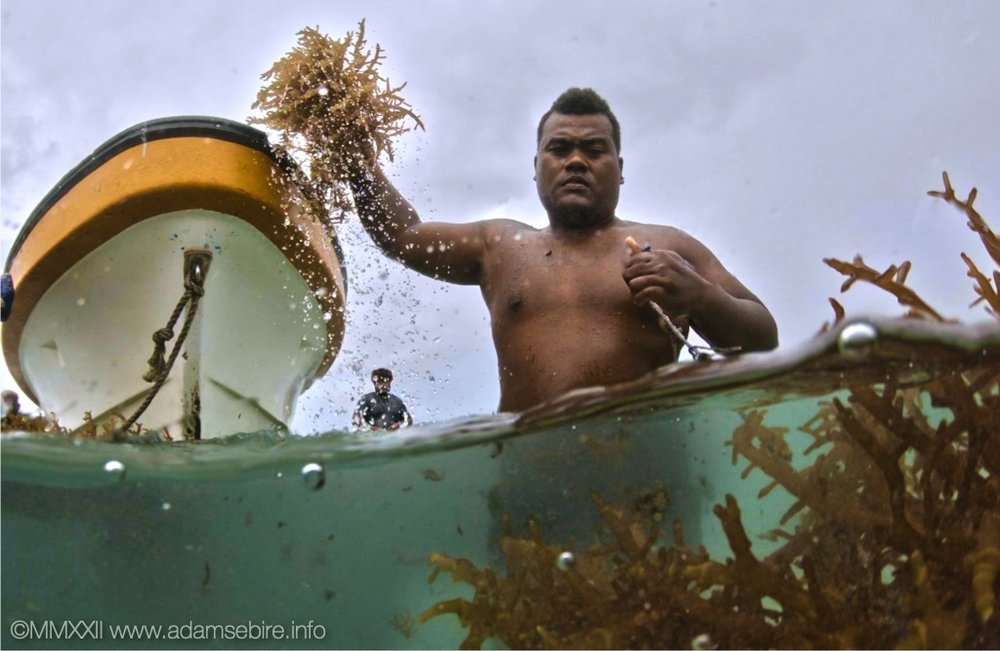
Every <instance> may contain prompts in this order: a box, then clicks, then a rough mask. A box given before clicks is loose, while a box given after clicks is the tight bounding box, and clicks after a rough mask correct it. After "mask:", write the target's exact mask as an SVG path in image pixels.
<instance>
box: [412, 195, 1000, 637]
mask: <svg viewBox="0 0 1000 651" xmlns="http://www.w3.org/2000/svg"><path fill="white" fill-rule="evenodd" d="M944 180H945V190H944V191H943V192H935V193H932V196H936V197H940V198H943V199H945V200H946V201H948V202H949V203H951V204H952V205H954V206H956V207H957V208H959V209H960V210H961V211H963V212H964V213H965V214H966V215H967V216H968V217H969V226H970V227H971V228H972V229H973V230H974V231H976V232H977V233H978V234H979V235H980V238H981V240H982V241H983V244H984V245H985V247H986V249H987V251H988V252H989V254H990V256H991V258H992V259H993V260H994V261H996V262H997V264H998V267H1000V241H998V239H997V237H996V235H995V234H994V233H993V231H992V230H990V229H989V227H988V226H987V225H986V222H985V221H984V220H983V219H982V217H981V216H980V215H979V214H978V213H977V212H976V211H975V209H974V208H973V205H972V204H973V201H974V199H975V191H974V190H973V191H972V193H970V195H969V198H968V199H966V200H960V199H958V198H956V196H955V193H954V190H953V189H952V187H951V184H950V181H949V179H948V177H947V175H945V179H944ZM962 257H963V259H964V260H965V262H966V265H967V266H968V268H969V276H970V277H971V278H973V280H974V281H975V285H974V289H975V292H976V294H977V295H978V297H979V299H978V300H977V302H986V303H987V306H988V307H987V311H988V313H989V314H991V315H992V316H993V317H995V318H997V319H998V321H1000V300H997V295H998V292H1000V272H998V271H994V272H993V274H992V282H991V280H990V278H989V277H988V276H987V275H986V274H983V273H982V272H981V271H980V270H979V269H978V268H977V267H976V265H975V264H974V263H972V261H971V259H970V258H969V257H968V256H967V255H965V254H963V255H962ZM827 263H828V264H830V266H832V267H834V268H835V269H837V270H838V271H841V272H842V273H844V274H845V275H847V276H849V278H848V281H847V283H845V287H844V289H847V288H848V287H849V286H850V285H851V284H852V283H853V282H855V281H857V280H861V281H864V282H870V283H872V284H874V285H876V286H878V287H881V288H882V289H884V290H886V291H887V292H889V293H891V294H892V295H894V296H895V297H896V298H897V299H898V300H899V301H900V302H901V303H902V304H903V305H904V306H906V307H908V308H909V309H910V314H909V316H911V317H916V318H925V319H933V320H939V321H941V320H943V317H941V316H940V315H939V313H938V312H937V311H935V310H934V309H933V308H932V307H930V306H929V305H928V304H927V303H926V302H925V301H923V299H921V298H920V297H919V296H918V295H917V294H916V292H913V291H912V290H911V289H910V288H908V287H906V285H905V281H906V273H907V271H908V269H909V264H908V263H904V264H903V265H901V266H899V267H895V266H892V267H890V268H889V269H887V270H886V271H884V272H878V271H876V270H874V269H871V268H870V267H868V266H867V265H865V264H864V263H863V261H861V259H860V258H856V259H855V262H854V263H845V262H840V261H835V260H834V261H830V260H828V261H827ZM833 303H834V306H835V309H837V308H839V304H837V303H836V302H835V301H833ZM837 316H838V320H839V319H840V318H842V316H843V310H842V308H840V309H839V310H837ZM766 417H767V412H766V411H765V410H754V411H750V412H748V413H746V414H744V415H743V422H742V423H741V424H740V425H739V426H738V427H737V428H736V430H735V431H734V432H733V435H732V439H731V441H730V444H731V446H732V453H733V462H734V463H736V462H737V461H738V460H739V459H740V458H741V457H742V458H743V459H745V460H746V461H748V462H749V466H748V467H747V468H746V470H745V471H744V473H743V476H744V477H746V476H747V475H748V474H750V473H752V472H755V471H758V470H759V471H760V472H763V473H764V474H766V475H767V476H768V477H769V478H770V480H771V483H770V484H769V485H767V486H765V487H764V488H763V489H762V490H761V491H760V493H759V494H758V497H759V498H762V497H764V496H765V495H767V494H768V493H769V492H771V491H772V490H774V489H775V488H778V487H781V488H782V489H783V490H784V491H786V492H787V493H788V494H789V495H791V497H792V498H793V500H792V504H791V506H790V508H789V509H788V511H787V512H786V513H785V514H784V516H783V517H782V519H781V527H782V528H781V529H778V530H776V531H773V532H771V534H770V537H771V538H772V539H774V540H780V541H782V542H781V544H780V546H778V547H777V549H775V550H774V551H773V552H771V553H770V554H769V555H767V556H766V557H763V558H758V557H757V556H756V555H755V554H754V553H753V552H752V550H751V545H750V539H749V536H748V535H747V532H746V530H745V529H744V526H743V522H742V519H741V511H740V505H739V503H738V502H737V500H736V499H735V498H734V497H733V496H732V495H727V496H726V499H725V504H718V505H716V506H715V508H714V513H715V515H716V517H718V518H719V519H720V521H721V523H722V528H723V531H724V533H725V536H726V539H727V541H728V543H729V547H730V549H731V550H732V558H728V559H725V560H723V561H720V560H716V559H713V558H710V557H709V555H708V554H707V552H706V551H705V550H704V549H703V548H699V549H698V550H692V549H689V548H687V547H686V546H685V543H684V536H683V526H682V524H681V523H679V522H675V523H674V524H673V530H674V534H673V538H674V541H673V544H665V543H663V542H661V538H662V525H661V524H660V523H658V522H655V521H653V520H651V519H650V518H648V517H644V516H643V514H642V513H641V512H639V511H636V510H634V509H628V508H617V507H614V506H610V505H607V504H605V503H604V502H603V501H602V500H601V499H600V497H598V496H595V497H594V500H595V502H596V504H597V508H598V509H599V510H600V512H601V515H602V517H603V519H604V521H605V522H606V523H607V525H608V527H609V528H610V530H611V531H612V533H613V540H611V541H609V542H608V543H606V544H599V545H595V546H593V547H591V548H589V549H586V550H582V551H574V552H573V560H574V562H573V563H572V564H566V563H560V562H559V558H560V555H565V554H566V550H565V549H563V548H562V547H560V546H557V545H553V544H550V543H548V542H547V541H546V540H545V537H544V533H543V531H542V530H541V528H540V527H539V526H538V525H537V524H535V523H531V536H530V537H529V538H527V539H520V538H515V537H513V536H511V535H510V534H507V535H505V536H504V538H503V540H502V542H501V550H502V552H503V555H504V558H505V561H506V570H505V572H504V574H503V575H502V576H501V575H500V574H499V573H498V572H494V571H493V570H492V569H490V568H488V567H487V568H479V567H476V566H475V565H474V564H473V563H471V562H469V561H468V560H465V559H460V558H453V557H451V556H448V555H447V554H444V553H440V552H435V553H433V554H432V555H431V557H430V564H431V565H432V566H433V567H434V570H433V572H432V574H431V580H434V578H435V577H436V576H437V575H438V574H439V573H440V572H441V571H442V570H443V571H445V572H448V573H450V574H451V575H452V578H453V580H454V581H458V582H463V583H467V584H469V585H471V586H473V587H474V588H475V593H474V595H473V596H472V598H471V600H467V599H453V600H449V601H444V602H441V603H438V604H435V605H433V606H431V607H430V608H429V609H427V610H426V611H425V612H424V613H423V614H422V615H420V617H419V621H421V622H424V621H427V620H428V619H431V618H434V617H438V616H441V615H446V614H454V615H456V616H458V617H459V619H460V621H461V623H462V624H463V626H465V627H466V628H467V629H468V635H467V637H466V639H465V641H464V642H463V644H462V646H463V648H479V647H481V646H482V644H483V643H484V642H486V640H487V639H489V638H496V639H499V640H500V641H501V642H503V643H504V644H506V645H508V646H509V647H511V648H715V647H717V646H718V647H722V648H748V647H749V648H990V649H995V648H1000V615H998V612H997V608H996V600H997V593H998V591H1000V578H998V577H1000V368H998V367H997V366H996V365H995V364H983V365H980V366H976V367H974V368H962V369H958V368H956V369H946V370H943V371H942V372H940V373H938V374H935V375H934V376H933V377H929V378H926V379H924V380H923V381H922V382H919V383H914V382H913V381H912V380H910V381H908V383H907V384H906V385H905V386H904V385H903V384H902V383H900V382H899V381H898V380H897V378H895V377H894V376H893V375H892V374H889V375H887V376H886V377H885V378H884V379H881V380H879V381H878V382H875V383H874V384H864V383H861V382H859V383H858V384H857V385H855V386H849V387H848V388H847V391H846V393H845V394H843V395H841V396H840V397H836V398H833V399H831V400H829V401H826V402H824V403H822V404H821V405H820V409H819V411H818V412H817V413H816V414H815V415H813V416H812V417H811V418H809V419H807V420H806V421H805V422H804V423H802V424H801V426H800V427H799V428H798V429H799V431H800V432H802V433H804V434H805V435H806V436H807V437H808V438H809V439H810V441H809V444H808V445H806V446H805V447H804V448H802V452H801V453H799V457H798V458H796V455H795V454H793V453H792V452H791V448H790V446H789V445H787V442H786V440H785V437H786V436H787V434H788V430H787V428H784V427H776V426H769V425H767V424H766Z"/></svg>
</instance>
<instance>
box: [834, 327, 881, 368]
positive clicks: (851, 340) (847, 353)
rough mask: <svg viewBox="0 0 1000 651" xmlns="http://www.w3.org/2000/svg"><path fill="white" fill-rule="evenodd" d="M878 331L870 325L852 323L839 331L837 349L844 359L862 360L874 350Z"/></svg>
mask: <svg viewBox="0 0 1000 651" xmlns="http://www.w3.org/2000/svg"><path fill="white" fill-rule="evenodd" d="M877 341H878V330H876V329H875V326H873V325H872V324H870V323H852V324H850V325H848V326H846V327H845V328H844V329H843V330H841V331H840V335H839V336H838V337H837V348H838V349H839V350H840V354H841V355H843V356H844V357H850V358H852V359H862V358H865V357H868V356H869V355H870V354H871V353H872V352H873V351H874V350H875V343H876V342H877Z"/></svg>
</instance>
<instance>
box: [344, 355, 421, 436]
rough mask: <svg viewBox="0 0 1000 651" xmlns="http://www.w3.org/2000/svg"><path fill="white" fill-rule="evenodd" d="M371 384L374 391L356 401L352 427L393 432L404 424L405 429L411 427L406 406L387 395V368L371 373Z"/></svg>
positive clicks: (394, 396) (389, 377)
mask: <svg viewBox="0 0 1000 651" xmlns="http://www.w3.org/2000/svg"><path fill="white" fill-rule="evenodd" d="M372 384H374V385H375V390H374V391H372V392H371V393H366V394H365V395H363V396H361V399H360V400H358V407H357V409H355V410H354V417H353V418H352V423H353V425H354V427H355V428H361V427H365V428H366V429H372V430H389V431H394V430H397V429H399V428H400V427H401V426H403V425H404V424H405V425H406V426H407V427H409V426H410V425H412V424H413V417H412V416H410V412H409V411H407V410H406V405H404V404H403V401H402V400H400V399H399V396H396V395H393V394H392V393H389V389H390V388H391V387H392V371H390V370H389V369H387V368H377V369H375V370H374V371H372Z"/></svg>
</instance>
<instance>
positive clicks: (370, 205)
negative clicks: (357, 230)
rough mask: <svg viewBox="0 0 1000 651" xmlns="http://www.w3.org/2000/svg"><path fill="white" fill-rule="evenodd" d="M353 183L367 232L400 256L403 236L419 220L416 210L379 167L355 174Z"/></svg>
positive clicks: (360, 214) (384, 246) (359, 213)
mask: <svg viewBox="0 0 1000 651" xmlns="http://www.w3.org/2000/svg"><path fill="white" fill-rule="evenodd" d="M350 184H351V190H352V192H353V193H354V205H355V207H356V208H357V211H358V216H359V217H360V218H361V224H362V225H363V226H364V228H365V231H367V233H368V235H369V236H370V237H371V238H372V240H373V241H374V242H375V244H376V245H377V246H378V247H379V248H380V249H382V250H383V251H385V252H386V253H388V254H390V255H392V256H394V257H396V258H399V257H401V255H402V244H401V243H400V241H399V240H400V235H401V234H402V233H403V231H405V230H406V229H407V228H409V227H410V226H413V225H415V224H419V223H420V217H419V216H418V215H417V211H416V210H414V209H413V206H411V205H410V203H409V202H408V201H407V200H406V199H404V198H403V195H401V194H400V193H399V191H398V190H396V188H395V187H394V186H393V185H392V183H391V182H389V180H388V179H387V178H385V175H384V174H383V173H382V170H380V169H378V168H377V167H376V168H375V169H373V170H369V171H365V172H361V173H358V174H356V175H355V176H354V177H352V178H351V181H350Z"/></svg>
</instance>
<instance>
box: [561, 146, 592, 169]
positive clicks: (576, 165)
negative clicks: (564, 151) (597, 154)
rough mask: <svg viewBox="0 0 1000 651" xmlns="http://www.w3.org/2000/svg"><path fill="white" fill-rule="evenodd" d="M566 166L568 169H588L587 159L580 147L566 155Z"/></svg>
mask: <svg viewBox="0 0 1000 651" xmlns="http://www.w3.org/2000/svg"><path fill="white" fill-rule="evenodd" d="M564 166H565V167H566V169H567V170H585V169H587V159H586V158H585V157H584V155H583V152H581V151H580V150H579V149H574V150H573V151H571V152H570V153H569V156H567V157H566V162H565V163H564Z"/></svg>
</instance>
